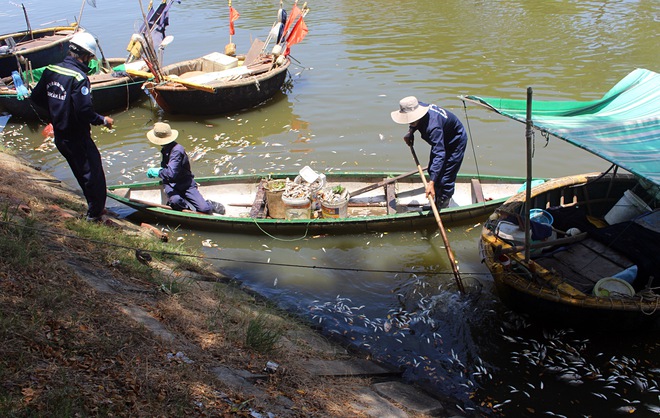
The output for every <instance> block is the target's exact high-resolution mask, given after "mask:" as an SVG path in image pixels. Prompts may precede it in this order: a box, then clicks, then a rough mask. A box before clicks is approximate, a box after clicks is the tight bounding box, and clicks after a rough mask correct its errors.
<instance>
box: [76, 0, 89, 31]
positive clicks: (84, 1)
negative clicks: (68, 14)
mask: <svg viewBox="0 0 660 418" xmlns="http://www.w3.org/2000/svg"><path fill="white" fill-rule="evenodd" d="M86 2H87V0H82V5H81V6H80V14H78V23H77V25H76V31H77V30H78V29H80V21H81V20H82V14H83V10H85V3H86Z"/></svg>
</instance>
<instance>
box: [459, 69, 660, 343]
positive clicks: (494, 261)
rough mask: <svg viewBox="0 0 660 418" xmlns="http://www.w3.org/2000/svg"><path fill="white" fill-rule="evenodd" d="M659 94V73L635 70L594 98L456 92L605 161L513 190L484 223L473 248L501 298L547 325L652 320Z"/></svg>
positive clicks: (659, 311)
mask: <svg viewBox="0 0 660 418" xmlns="http://www.w3.org/2000/svg"><path fill="white" fill-rule="evenodd" d="M658 98H660V75H659V74H656V73H654V72H651V71H648V70H643V69H638V70H635V71H633V72H632V73H630V74H629V75H628V76H627V77H625V78H624V79H623V80H621V81H620V82H619V83H618V84H617V85H616V86H614V87H613V88H612V89H611V90H610V92H608V93H607V94H605V95H604V96H603V98H602V99H600V100H596V101H592V102H565V101H562V102H550V101H549V102H540V101H533V102H531V101H529V100H528V101H527V103H525V101H524V100H515V101H514V100H503V99H494V98H482V97H477V96H467V97H465V98H464V99H465V100H466V101H471V102H474V103H478V104H482V105H484V106H487V107H488V108H489V109H490V110H494V111H496V112H498V113H500V114H503V115H506V116H508V117H510V118H513V119H515V120H519V121H525V122H526V123H528V124H529V125H528V126H530V127H531V126H533V127H536V128H538V129H541V130H543V131H544V132H546V133H549V134H552V135H554V136H556V137H558V138H561V139H565V140H566V141H568V142H570V143H572V144H574V145H576V146H580V147H582V148H584V149H587V150H589V151H590V152H592V153H593V154H595V155H597V156H599V157H601V158H603V159H605V160H607V161H609V162H611V163H612V164H613V166H612V167H611V168H610V170H612V169H613V172H610V170H607V171H606V172H605V173H590V174H582V175H573V176H568V177H563V178H557V179H554V180H551V181H549V182H546V183H544V184H542V185H540V186H537V187H533V188H530V191H529V193H527V192H524V193H519V194H517V195H515V196H513V197H511V198H510V199H509V200H507V201H506V202H505V203H504V204H503V205H502V206H501V207H499V208H498V209H497V210H496V211H495V212H494V214H493V215H491V217H490V218H489V220H488V221H487V222H486V223H485V224H484V227H483V230H482V233H481V242H480V244H481V255H482V258H483V261H484V262H485V263H486V265H487V266H488V269H489V270H490V271H491V273H492V274H493V278H494V283H495V286H496V289H497V292H498V294H499V296H500V297H501V299H502V300H503V302H504V303H506V304H507V305H508V306H510V307H511V308H513V309H515V310H519V311H523V312H527V313H529V314H530V315H532V316H534V317H536V318H537V319H541V320H543V321H549V322H551V323H552V324H553V325H558V324H562V325H568V326H571V327H578V326H582V327H589V328H591V329H603V328H606V329H609V330H613V329H619V330H621V329H638V328H639V327H640V326H641V327H652V328H657V327H658V326H660V258H658V254H660V211H658V209H657V208H658V202H659V200H660V164H658V161H660V101H659V100H658ZM526 105H531V109H530V111H529V113H527V111H526ZM526 114H531V119H528V118H527V117H526ZM619 168H623V169H625V170H626V171H628V172H629V173H619V172H618V169H619ZM530 172H531V171H530ZM527 203H529V204H527ZM534 209H536V210H534ZM539 211H545V212H539ZM533 213H540V214H541V215H542V216H543V217H544V218H545V219H543V220H542V222H536V221H534V218H533V217H532V214H533ZM548 214H549V216H547V215H548Z"/></svg>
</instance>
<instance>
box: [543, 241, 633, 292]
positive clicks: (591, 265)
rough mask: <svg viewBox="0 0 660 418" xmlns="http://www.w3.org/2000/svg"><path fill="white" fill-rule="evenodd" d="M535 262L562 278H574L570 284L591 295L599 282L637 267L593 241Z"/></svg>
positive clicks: (567, 248)
mask: <svg viewBox="0 0 660 418" xmlns="http://www.w3.org/2000/svg"><path fill="white" fill-rule="evenodd" d="M535 261H536V262H537V263H538V264H540V265H541V266H543V267H544V268H546V269H548V270H555V271H556V272H557V273H559V274H560V275H561V276H563V277H566V278H571V280H570V282H569V284H571V285H572V286H574V287H575V288H576V289H578V290H580V291H582V292H584V293H589V292H591V289H593V287H594V285H595V284H596V282H598V280H600V279H602V278H604V277H611V276H613V275H614V274H616V273H618V272H620V271H621V270H624V269H626V268H628V267H630V266H631V265H632V264H633V263H632V262H631V261H630V260H629V259H628V258H626V257H624V256H622V255H621V254H619V253H617V252H616V251H614V250H612V249H610V248H607V247H606V246H605V245H603V244H601V243H600V242H598V241H596V240H594V239H592V238H587V239H585V240H583V241H581V242H578V243H575V244H573V245H570V246H567V247H566V249H565V250H563V251H558V252H556V253H553V254H552V255H551V256H545V257H541V258H538V259H535Z"/></svg>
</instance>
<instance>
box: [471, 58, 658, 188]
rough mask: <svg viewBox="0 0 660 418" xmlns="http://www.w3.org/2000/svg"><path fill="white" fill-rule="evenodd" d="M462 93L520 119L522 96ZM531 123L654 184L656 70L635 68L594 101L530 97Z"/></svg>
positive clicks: (524, 107) (524, 106) (523, 105)
mask: <svg viewBox="0 0 660 418" xmlns="http://www.w3.org/2000/svg"><path fill="white" fill-rule="evenodd" d="M462 98H463V99H464V100H468V101H471V102H476V103H478V104H481V105H483V106H486V107H487V108H489V109H490V110H493V111H495V112H497V113H499V114H501V115H503V116H506V117H509V118H511V119H515V120H518V121H520V122H526V115H527V102H526V100H510V99H501V98H492V97H479V96H465V97H462ZM532 123H533V125H534V126H535V127H536V128H538V129H540V130H542V131H545V132H548V133H550V134H552V135H554V136H556V137H558V138H561V139H563V140H565V141H567V142H569V143H571V144H573V145H575V146H578V147H580V148H583V149H585V150H587V151H589V152H591V153H592V154H595V155H597V156H599V157H601V158H603V159H605V160H607V161H609V162H611V163H613V164H616V165H618V166H619V167H622V168H624V169H626V170H628V171H630V172H631V173H633V174H635V175H637V176H639V177H642V178H644V179H646V180H648V181H650V182H652V183H653V184H656V185H660V74H657V73H655V72H653V71H649V70H644V69H636V70H635V71H633V72H631V73H630V74H628V75H627V76H626V77H624V78H623V79H622V80H621V81H619V82H618V83H617V84H616V85H615V86H614V87H612V89H611V90H610V91H608V92H607V93H606V94H605V95H604V96H603V97H602V98H601V99H599V100H593V101H584V102H571V101H537V100H533V101H532Z"/></svg>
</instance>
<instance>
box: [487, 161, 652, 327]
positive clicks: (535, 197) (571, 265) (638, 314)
mask: <svg viewBox="0 0 660 418" xmlns="http://www.w3.org/2000/svg"><path fill="white" fill-rule="evenodd" d="M636 183H637V180H636V179H635V177H633V176H631V175H617V176H612V175H606V176H603V177H599V175H598V173H591V174H585V175H578V176H571V177H566V178H561V179H554V180H552V181H550V182H547V183H545V184H543V185H542V186H539V187H536V188H534V189H533V190H532V205H531V207H532V208H542V209H547V208H549V207H550V208H559V207H564V208H568V210H570V211H572V209H570V208H575V210H576V211H577V210H580V209H579V208H580V207H583V208H588V209H585V210H588V211H589V213H591V214H592V215H590V219H591V222H596V223H598V225H599V228H594V231H598V230H599V229H601V228H607V227H608V225H607V224H606V223H605V222H604V221H602V222H601V221H600V220H601V219H602V218H603V217H604V215H606V214H607V213H608V212H609V210H610V209H611V208H612V207H613V206H614V205H615V204H618V203H617V202H618V200H619V198H620V196H621V195H623V194H624V191H625V190H629V189H632V188H633V187H634V186H635V184H636ZM524 202H525V195H524V193H521V194H518V195H515V196H513V197H512V198H511V199H509V200H507V201H506V202H505V203H504V205H502V206H501V207H500V208H498V210H497V211H496V212H495V213H494V214H493V215H492V216H491V217H490V218H489V221H488V222H486V223H485V224H484V227H483V229H482V233H481V241H480V250H481V256H482V259H483V261H484V263H485V264H486V266H487V267H488V269H489V270H490V271H491V273H492V275H493V280H494V283H495V288H496V290H497V293H498V295H499V297H500V298H501V300H502V301H503V302H504V303H505V304H506V305H507V306H508V307H509V308H511V309H513V310H516V311H520V312H523V313H527V314H529V315H530V316H532V317H534V318H535V319H537V320H539V321H541V322H546V323H550V324H552V325H554V326H557V325H560V324H561V325H564V326H571V327H580V328H590V329H598V330H605V329H606V330H613V329H619V330H627V329H637V328H639V327H647V328H648V327H653V328H656V327H660V294H657V293H654V292H652V291H651V292H648V291H646V290H644V289H643V288H644V286H645V284H646V283H647V281H646V280H647V279H646V278H643V277H640V278H639V280H640V282H639V283H636V284H635V288H636V289H637V291H638V293H637V294H636V295H635V296H633V297H627V296H626V297H618V296H616V295H615V296H612V297H603V296H596V295H594V294H593V291H592V289H593V286H594V282H595V281H596V280H598V278H604V277H610V276H612V275H614V274H615V273H616V272H617V270H621V269H623V268H625V267H626V266H628V265H629V264H630V263H631V262H632V261H631V260H630V259H628V258H627V256H624V255H622V254H620V253H618V252H617V251H615V250H616V247H615V246H614V244H608V245H603V246H602V247H600V246H599V245H600V244H599V243H598V242H595V241H594V240H593V239H591V237H592V236H596V235H595V234H597V232H594V233H591V232H590V233H589V234H587V233H584V234H580V235H577V236H575V237H573V238H571V237H559V238H558V239H564V240H565V241H566V242H562V243H561V244H558V245H555V246H552V245H551V244H552V239H551V240H549V241H548V242H547V243H540V244H539V243H537V245H539V246H546V244H547V246H546V247H547V248H549V249H550V250H554V251H548V252H547V253H546V254H543V253H541V254H539V253H538V252H537V253H536V254H532V257H531V259H529V260H525V258H524V253H522V252H510V251H509V250H512V249H513V248H514V247H515V246H517V245H520V244H521V243H519V242H512V241H511V240H510V234H509V235H506V234H505V235H506V236H505V235H502V234H501V233H498V232H497V231H498V223H499V222H501V221H503V220H504V219H506V218H505V217H508V216H509V215H510V214H512V213H521V211H522V208H523V207H524ZM558 210H561V209H558ZM509 219H510V218H509ZM570 222H573V223H576V222H577V218H574V219H572V220H570V221H568V222H564V224H563V225H561V226H560V229H561V228H564V229H567V228H566V226H569V225H571V223H570ZM555 224H557V219H555ZM553 226H554V225H553ZM580 226H581V228H583V229H586V228H585V226H584V224H581V225H580ZM603 230H604V229H603ZM500 231H501V230H500ZM640 245H643V244H640ZM577 246H580V248H581V249H580V251H587V252H583V253H580V252H578V250H573V249H572V247H577ZM582 247H584V248H591V250H584V249H582ZM518 248H519V249H521V248H523V247H518ZM601 248H602V249H601ZM531 249H532V248H531V247H530V250H531ZM539 249H540V247H539V248H536V249H534V250H533V251H539ZM599 253H600V254H599ZM503 254H504V255H503ZM573 254H576V255H579V257H578V258H582V260H573V259H572V258H571V257H572V255H573ZM584 254H587V255H584ZM636 262H639V261H638V260H637V261H636ZM582 263H583V264H582ZM654 269H657V264H656V265H655V266H653V265H651V267H649V271H654ZM588 276H591V277H588ZM589 280H591V281H589ZM656 286H657V285H656Z"/></svg>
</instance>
